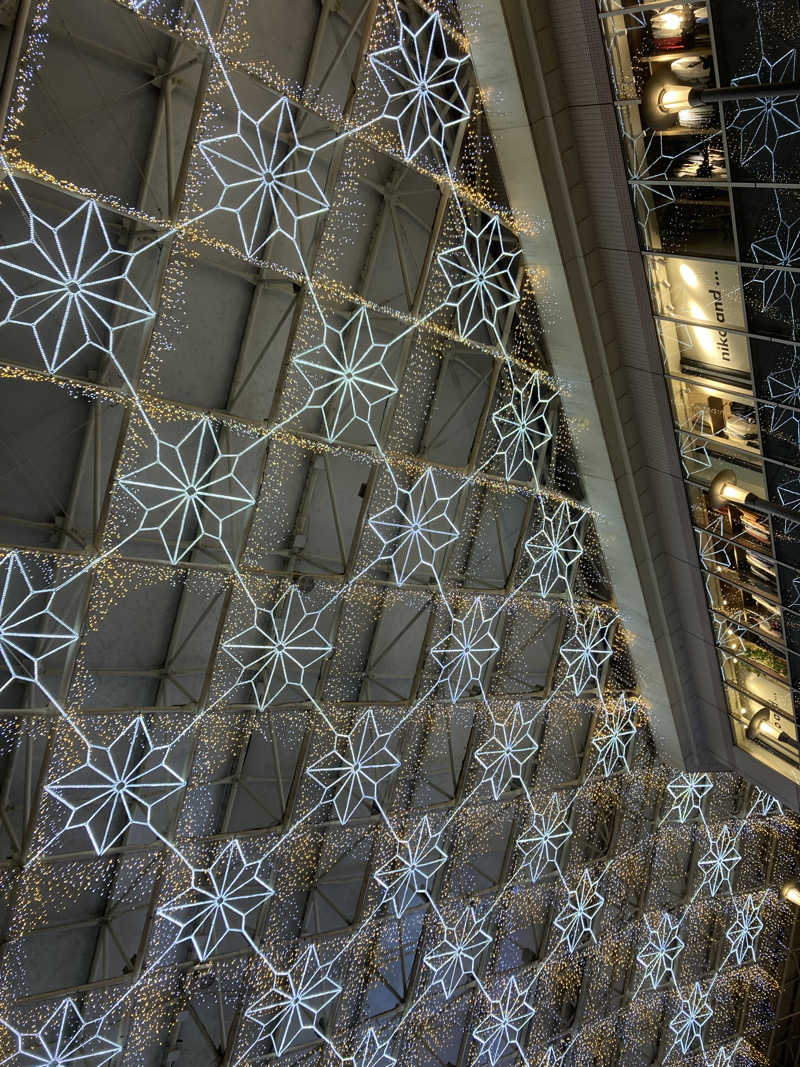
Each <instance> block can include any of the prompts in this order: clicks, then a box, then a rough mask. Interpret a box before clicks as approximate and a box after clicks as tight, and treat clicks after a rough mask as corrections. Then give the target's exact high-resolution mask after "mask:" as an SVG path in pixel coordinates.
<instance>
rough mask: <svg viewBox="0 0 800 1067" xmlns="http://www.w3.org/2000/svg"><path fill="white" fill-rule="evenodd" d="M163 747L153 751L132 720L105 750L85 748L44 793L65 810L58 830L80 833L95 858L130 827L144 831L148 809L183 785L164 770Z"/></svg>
mask: <svg viewBox="0 0 800 1067" xmlns="http://www.w3.org/2000/svg"><path fill="white" fill-rule="evenodd" d="M168 755H169V747H168V746H167V745H154V744H153V742H152V741H151V739H150V734H149V733H148V730H147V726H146V724H145V721H144V719H143V718H142V717H141V715H140V716H138V717H137V718H136V719H134V721H133V722H132V723H130V725H128V726H126V727H125V729H124V730H123V731H122V733H120V734H118V735H117V737H116V738H115V739H114V740H113V741H112V742H111V744H110V745H89V749H88V752H87V754H86V761H85V762H84V763H83V764H82V765H81V766H80V767H78V768H76V769H75V770H74V771H70V772H69V773H68V774H65V775H64V776H63V777H62V778H59V779H58V781H56V782H53V783H52V785H48V786H47V787H46V791H47V792H48V793H49V794H50V796H52V797H55V798H56V800H59V801H60V802H61V803H62V804H64V805H65V806H66V807H67V808H68V809H69V819H68V820H67V824H66V826H65V827H64V829H65V830H71V829H73V828H75V827H82V828H83V829H84V830H85V831H86V833H87V834H88V835H89V840H90V841H91V842H92V847H93V848H94V850H95V852H96V853H97V854H98V855H101V854H102V853H104V852H106V851H107V850H108V849H109V848H111V846H112V845H115V844H116V843H117V842H118V841H119V840H120V838H121V837H123V836H124V834H125V832H126V831H127V830H128V828H129V827H130V826H131V825H137V826H147V827H148V828H149V829H150V830H152V829H153V825H152V822H151V818H152V814H153V809H154V808H155V807H156V806H157V805H159V804H162V803H163V802H164V801H165V800H166V799H167V798H168V797H171V796H172V795H173V793H176V792H177V791H178V790H179V789H182V788H183V786H184V785H185V784H186V783H185V782H184V780H183V778H181V776H180V775H179V774H177V773H176V772H175V771H173V770H172V768H171V767H170V766H169V765H168V764H167V762H166V760H167V756H168Z"/></svg>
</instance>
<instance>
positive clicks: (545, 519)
mask: <svg viewBox="0 0 800 1067" xmlns="http://www.w3.org/2000/svg"><path fill="white" fill-rule="evenodd" d="M538 510H539V519H538V521H537V524H536V529H535V530H534V531H533V533H532V534H531V536H530V537H529V538H528V540H527V541H526V542H525V551H526V552H527V553H528V556H529V557H530V560H531V572H530V580H531V582H532V584H533V586H534V589H535V591H536V593H537V594H538V595H540V596H543V597H547V596H550V595H551V594H552V592H553V591H554V590H556V589H560V588H562V587H563V588H564V589H567V590H568V589H569V576H570V574H571V572H572V569H573V567H574V566H575V564H576V563H577V561H578V560H579V559H580V558H581V556H582V555H583V543H582V541H581V526H582V523H583V516H582V515H581V514H580V512H576V511H575V509H574V508H572V507H570V504H569V501H567V500H561V501H560V502H559V503H558V504H557V505H556V507H555V508H554V509H552V511H551V510H550V509H549V508H548V506H547V505H546V504H545V502H544V500H539V502H538Z"/></svg>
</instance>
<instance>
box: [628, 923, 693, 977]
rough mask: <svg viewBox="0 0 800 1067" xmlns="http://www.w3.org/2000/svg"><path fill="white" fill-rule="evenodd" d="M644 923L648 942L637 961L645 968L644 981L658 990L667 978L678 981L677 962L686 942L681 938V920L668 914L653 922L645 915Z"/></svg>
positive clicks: (643, 946) (640, 951)
mask: <svg viewBox="0 0 800 1067" xmlns="http://www.w3.org/2000/svg"><path fill="white" fill-rule="evenodd" d="M644 921H645V926H646V927H647V941H646V942H645V943H644V945H642V947H641V949H640V950H639V954H638V955H637V957H636V961H637V963H640V964H641V965H642V967H643V968H644V977H643V978H642V981H643V982H649V983H650V985H651V987H652V988H653V989H658V987H659V986H660V985H661V984H662V983H663V981H664V979H665V978H670V979H671V980H672V981H673V982H674V981H676V978H675V961H676V960H677V958H678V956H680V954H681V952H682V951H683V949H684V947H685V942H684V940H683V938H682V937H681V936H680V928H681V924H680V920H679V919H673V917H672V916H671V915H670V914H669V913H668V912H663V913H662V914H661V915H660V916H659V917H658V919H657V920H653V921H652V922H651V920H650V918H649V916H647V915H645V917H644Z"/></svg>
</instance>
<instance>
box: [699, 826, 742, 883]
mask: <svg viewBox="0 0 800 1067" xmlns="http://www.w3.org/2000/svg"><path fill="white" fill-rule="evenodd" d="M741 858H742V857H741V855H740V853H739V852H738V850H737V848H736V838H735V837H734V835H733V834H732V833H731V832H730V830H729V829H728V827H727V826H723V827H722V829H721V830H720V831H719V833H718V834H717V835H716V836H714V835H709V842H708V851H707V852H706V853H705V854H704V855H703V856H702V857H701V858H700V860H699V861H698V864H697V866H698V867H699V868H700V870H701V871H702V872H703V882H702V884H703V885H707V886H708V887H709V891H710V893H711V896H712V897H715V896H716V895H717V893H718V892H719V891H720V889H722V887H723V886H725V885H726V886H727V887H728V892H729V893H730V892H733V887H732V885H731V877H732V875H733V872H734V869H735V867H736V864H737V863H738V862H739V860H740V859H741Z"/></svg>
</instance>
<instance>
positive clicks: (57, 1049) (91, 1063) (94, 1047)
mask: <svg viewBox="0 0 800 1067" xmlns="http://www.w3.org/2000/svg"><path fill="white" fill-rule="evenodd" d="M102 1025H103V1019H102V1017H101V1018H100V1019H96V1020H94V1021H91V1022H85V1021H84V1018H83V1016H82V1015H81V1013H80V1011H79V1010H78V1006H77V1005H76V1003H75V1001H74V1000H72V998H71V997H68V998H67V999H66V1000H62V1001H61V1003H60V1004H59V1005H58V1007H57V1008H56V1009H55V1011H54V1012H53V1013H52V1015H50V1016H49V1018H48V1019H47V1021H46V1022H45V1023H44V1025H43V1026H42V1027H41V1028H40V1029H39V1030H37V1031H36V1033H33V1034H30V1033H20V1032H19V1031H18V1030H15V1029H14V1028H13V1027H11V1026H9V1025H8V1023H5V1026H6V1027H7V1028H8V1030H9V1031H10V1032H11V1033H12V1034H13V1035H14V1037H15V1039H16V1042H17V1048H16V1051H15V1052H12V1054H11V1056H10V1057H9V1058H8V1059H4V1060H3V1064H8V1065H9V1067H12V1065H13V1067H78V1065H81V1067H103V1065H104V1064H106V1063H108V1062H109V1061H110V1060H113V1059H114V1057H115V1056H116V1055H117V1054H118V1053H120V1052H122V1045H118V1044H117V1042H116V1041H110V1040H109V1039H108V1038H107V1037H103V1036H102V1034H101V1033H100V1027H101V1026H102Z"/></svg>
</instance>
